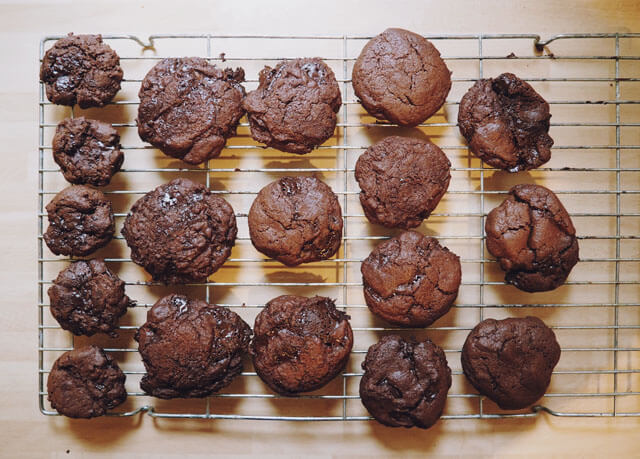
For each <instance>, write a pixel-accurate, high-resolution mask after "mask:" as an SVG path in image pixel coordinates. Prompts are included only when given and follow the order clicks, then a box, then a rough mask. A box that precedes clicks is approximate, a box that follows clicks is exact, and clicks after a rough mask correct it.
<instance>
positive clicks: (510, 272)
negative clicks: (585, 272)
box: [485, 185, 578, 292]
mask: <svg viewBox="0 0 640 459" xmlns="http://www.w3.org/2000/svg"><path fill="white" fill-rule="evenodd" d="M485 231H486V233H487V250H489V252H490V253H491V255H493V256H494V257H496V258H497V259H498V261H499V262H500V267H501V268H502V269H503V270H504V271H506V272H507V275H506V276H505V280H506V281H507V282H508V283H510V284H513V285H515V286H516V287H518V288H519V289H520V290H524V291H525V292H543V291H547V290H553V289H554V288H556V287H559V286H560V285H562V284H563V283H564V281H565V280H567V276H568V275H569V273H570V272H571V269H572V268H573V267H574V266H575V264H576V263H577V262H578V239H577V238H576V230H575V228H574V227H573V223H572V222H571V217H569V214H568V213H567V211H566V210H565V208H564V206H563V205H562V203H561V202H560V200H559V199H558V197H557V196H556V195H555V194H554V193H553V192H552V191H551V190H548V189H547V188H545V187H543V186H539V185H516V186H514V187H513V188H511V190H509V197H508V198H507V199H505V200H504V201H503V203H502V204H500V205H499V206H498V207H496V208H495V209H493V210H492V211H491V212H489V215H488V216H487V221H486V223H485Z"/></svg>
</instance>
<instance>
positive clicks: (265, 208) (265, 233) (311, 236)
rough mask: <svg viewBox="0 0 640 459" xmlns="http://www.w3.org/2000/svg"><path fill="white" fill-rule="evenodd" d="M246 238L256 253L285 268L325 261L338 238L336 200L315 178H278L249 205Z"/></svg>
mask: <svg viewBox="0 0 640 459" xmlns="http://www.w3.org/2000/svg"><path fill="white" fill-rule="evenodd" d="M249 235H250V236H251V242H252V243H253V245H254V246H255V248H256V249H258V250H259V251H260V252H262V253H264V254H265V255H267V256H269V257H271V258H275V259H276V260H278V261H280V262H281V263H284V264H285V265H287V266H297V265H299V264H301V263H308V262H311V261H318V260H326V259H327V258H329V257H331V256H333V254H335V253H336V252H337V251H338V248H340V240H341V238H342V210H341V208H340V204H339V203H338V198H337V197H336V195H335V194H334V193H333V191H331V188H329V187H328V186H327V185H326V184H325V183H323V182H321V181H320V180H318V179H316V178H315V177H282V178H281V179H280V180H277V181H275V182H272V183H270V184H269V185H267V186H265V187H264V188H263V189H262V190H260V192H259V193H258V196H257V197H256V199H255V201H253V204H252V205H251V209H250V210H249Z"/></svg>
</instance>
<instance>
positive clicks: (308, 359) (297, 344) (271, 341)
mask: <svg viewBox="0 0 640 459" xmlns="http://www.w3.org/2000/svg"><path fill="white" fill-rule="evenodd" d="M348 319H349V316H348V315H346V314H345V313H344V312H342V311H338V310H337V309H336V305H335V303H334V302H333V300H331V299H329V298H325V297H322V296H315V297H313V298H306V297H303V296H294V295H283V296H279V297H277V298H274V299H273V300H271V301H269V302H268V303H267V305H266V306H265V308H264V309H263V310H262V311H261V312H260V314H258V317H256V323H255V326H254V334H255V336H254V338H253V341H252V342H251V355H252V356H253V366H254V367H255V369H256V372H257V373H258V376H260V378H261V379H262V380H263V381H264V382H265V383H266V384H267V385H268V386H269V387H270V388H271V389H273V390H274V391H276V392H278V393H279V394H282V395H295V394H297V393H299V392H309V391H312V390H316V389H319V388H320V387H322V386H324V385H325V384H326V383H328V382H329V381H331V380H332V379H333V378H334V377H335V376H336V375H337V374H338V373H340V371H342V369H343V368H344V366H345V365H346V364H347V361H348V360H349V353H350V352H351V348H352V347H353V332H352V331H351V326H350V325H349V320H348Z"/></svg>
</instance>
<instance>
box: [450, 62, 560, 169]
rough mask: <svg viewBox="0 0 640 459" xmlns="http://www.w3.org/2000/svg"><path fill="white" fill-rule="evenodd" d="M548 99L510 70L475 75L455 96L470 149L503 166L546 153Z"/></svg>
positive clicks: (529, 165)
mask: <svg viewBox="0 0 640 459" xmlns="http://www.w3.org/2000/svg"><path fill="white" fill-rule="evenodd" d="M550 118H551V114H550V113H549V104H548V103H547V101H546V100H544V99H543V98H542V97H541V96H540V94H538V93H537V92H536V91H535V90H534V89H533V88H532V87H531V86H530V85H529V84H528V83H526V82H524V81H522V80H521V79H520V78H518V77H517V76H515V75H514V74H513V73H503V74H502V75H500V76H499V77H497V78H490V79H483V80H478V81H477V82H476V84H475V85H473V86H472V87H471V89H469V91H467V93H466V94H465V95H464V97H463V98H462V100H461V101H460V108H459V110H458V125H459V126H460V132H461V133H462V135H463V136H464V137H465V138H466V139H467V142H469V149H470V150H471V152H472V153H473V154H474V155H476V156H477V157H478V158H480V159H481V160H482V161H484V162H485V163H487V164H488V165H490V166H493V167H497V168H499V169H504V170H506V171H509V172H518V171H526V170H529V169H534V168H536V167H540V166H541V165H542V164H544V163H546V162H547V161H549V159H551V146H552V145H553V139H552V138H551V137H549V134H548V133H549V119H550Z"/></svg>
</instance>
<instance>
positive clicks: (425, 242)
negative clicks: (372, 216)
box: [360, 231, 462, 327]
mask: <svg viewBox="0 0 640 459" xmlns="http://www.w3.org/2000/svg"><path fill="white" fill-rule="evenodd" d="M360 270H361V271H362V282H363V285H364V298H365V301H366V302H367V306H368V307H369V309H370V310H371V312H373V313H374V314H376V315H377V316H379V317H381V318H383V319H384V320H386V321H387V322H391V323H392V324H395V325H400V326H404V327H426V326H427V325H431V324H432V323H433V322H435V321H436V320H437V319H438V318H440V317H442V316H443V315H445V314H446V313H447V312H448V311H449V309H451V305H452V304H453V302H454V301H455V300H456V297H457V296H458V288H459V287H460V278H461V275H462V274H461V268H460V258H459V257H458V256H457V255H456V254H454V253H452V252H450V251H449V249H447V248H446V247H442V246H441V245H440V244H439V243H438V241H437V239H435V238H432V237H428V236H424V235H422V234H420V233H417V232H415V231H405V232H404V233H402V234H400V235H398V236H396V237H394V238H391V239H389V240H388V241H385V242H383V243H382V244H380V245H379V246H378V247H376V248H375V249H374V250H373V252H371V254H369V256H368V257H367V258H366V260H364V261H363V262H362V265H361V266H360Z"/></svg>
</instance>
